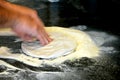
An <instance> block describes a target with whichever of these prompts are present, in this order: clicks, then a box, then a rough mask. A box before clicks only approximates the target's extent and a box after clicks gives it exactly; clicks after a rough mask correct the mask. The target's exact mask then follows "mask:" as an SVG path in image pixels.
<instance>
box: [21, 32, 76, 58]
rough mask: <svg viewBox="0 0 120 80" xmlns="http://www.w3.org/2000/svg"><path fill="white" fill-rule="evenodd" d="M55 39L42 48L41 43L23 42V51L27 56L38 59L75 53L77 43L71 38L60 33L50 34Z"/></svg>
mask: <svg viewBox="0 0 120 80" xmlns="http://www.w3.org/2000/svg"><path fill="white" fill-rule="evenodd" d="M49 34H50V37H51V38H52V39H53V41H52V42H51V43H49V44H48V45H45V46H42V45H41V44H40V43H39V41H34V42H23V43H22V46H21V47H22V50H23V52H24V53H25V54H27V55H29V56H32V57H37V58H46V59H50V58H56V57H60V56H64V55H67V54H69V53H71V52H73V51H74V50H75V48H76V46H77V45H76V42H75V41H73V40H72V39H71V38H70V37H69V36H66V35H64V34H63V33H59V32H50V33H49Z"/></svg>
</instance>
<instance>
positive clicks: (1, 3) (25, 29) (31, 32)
mask: <svg viewBox="0 0 120 80" xmlns="http://www.w3.org/2000/svg"><path fill="white" fill-rule="evenodd" d="M0 27H11V28H12V30H13V31H14V32H15V33H16V34H17V35H18V36H19V37H21V38H22V39H23V40H27V41H28V40H32V38H37V39H38V40H39V41H40V43H41V44H43V45H45V44H48V43H49V42H51V41H52V39H51V38H50V37H49V35H48V34H47V32H46V31H45V29H44V27H45V25H44V24H43V22H42V21H41V19H40V18H39V16H38V15H37V12H36V11H35V10H33V9H30V8H28V7H25V6H20V5H16V4H12V3H9V2H7V1H6V0H0Z"/></svg>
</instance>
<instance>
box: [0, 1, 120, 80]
mask: <svg viewBox="0 0 120 80" xmlns="http://www.w3.org/2000/svg"><path fill="white" fill-rule="evenodd" d="M13 2H14V3H17V4H21V5H25V6H28V7H31V8H33V9H36V10H37V11H38V13H39V16H40V17H41V19H42V20H43V21H44V23H45V25H46V26H53V25H56V26H62V27H70V26H74V28H75V27H76V28H77V29H79V28H78V27H79V26H78V25H86V26H87V29H85V30H84V31H85V32H87V33H89V34H91V36H93V34H96V33H97V34H98V35H99V34H100V36H99V37H102V38H100V39H101V40H105V41H106V42H105V43H104V44H102V45H101V48H102V49H103V50H102V53H101V56H100V57H96V58H87V57H83V58H81V59H77V60H74V61H66V62H64V63H63V64H61V65H57V66H49V65H46V66H44V67H40V68H36V67H31V66H28V65H25V64H23V63H21V62H18V61H14V60H13V61H11V60H4V61H6V62H8V63H10V64H12V65H14V66H16V67H19V68H22V69H25V70H26V71H19V70H9V71H8V72H10V74H4V75H1V74H0V80H120V77H119V75H120V49H119V48H120V45H119V44H120V42H119V41H120V37H119V36H118V34H119V33H118V32H116V30H111V29H110V28H109V29H108V28H107V27H108V26H110V25H102V24H97V23H96V22H97V21H96V20H97V19H96V16H93V17H92V16H90V15H89V14H87V13H86V14H83V13H82V12H81V11H78V10H75V8H73V7H71V6H70V5H68V6H66V5H65V4H61V3H47V2H40V1H39V0H31V1H29V0H24V1H21V0H16V1H15V0H13ZM36 2H37V3H36ZM70 13H71V14H70ZM98 21H99V19H98ZM99 23H101V22H99ZM94 32H95V33H94ZM98 35H97V36H98ZM104 35H107V36H104ZM94 37H95V36H93V38H94ZM114 37H116V38H117V39H116V40H114ZM16 38H17V37H13V36H9V37H8V36H0V46H7V47H9V48H11V49H12V50H13V53H16V52H20V50H21V47H20V45H21V44H20V43H21V42H17V43H14V41H15V39H16ZM98 42H99V41H98ZM99 43H100V42H99ZM6 69H7V68H6V67H5V66H4V65H0V72H3V71H5V70H6ZM27 69H30V70H33V71H36V72H38V73H33V72H29V71H27Z"/></svg>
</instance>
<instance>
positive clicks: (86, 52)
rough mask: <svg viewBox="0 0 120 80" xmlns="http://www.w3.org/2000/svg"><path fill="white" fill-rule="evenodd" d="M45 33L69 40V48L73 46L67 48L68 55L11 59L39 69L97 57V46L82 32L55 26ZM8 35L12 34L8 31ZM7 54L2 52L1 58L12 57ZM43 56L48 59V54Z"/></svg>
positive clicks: (16, 57)
mask: <svg viewBox="0 0 120 80" xmlns="http://www.w3.org/2000/svg"><path fill="white" fill-rule="evenodd" d="M46 31H47V32H48V33H49V34H50V35H56V34H55V33H57V35H58V34H59V35H61V38H62V35H63V36H64V38H63V39H65V40H69V41H70V42H69V43H70V46H74V47H72V48H69V50H68V52H70V53H69V54H68V55H65V56H59V57H57V58H54V59H43V60H40V59H39V58H32V57H31V56H27V55H25V54H19V56H18V54H14V56H13V57H12V59H15V60H16V59H17V60H18V61H21V62H23V63H25V64H28V65H31V66H36V67H39V66H41V65H42V64H48V65H53V64H60V63H62V62H64V61H66V60H74V59H78V58H81V57H89V58H93V57H96V56H99V48H98V46H97V45H96V44H95V43H94V41H93V40H92V39H91V37H90V36H89V35H88V34H86V33H85V32H83V31H80V30H75V29H70V28H62V27H55V26H53V27H46ZM9 33H12V32H11V31H9ZM2 34H3V33H2ZM4 35H7V34H4ZM51 37H52V36H51ZM53 37H54V36H53ZM55 37H56V38H55V40H57V38H58V37H57V36H55ZM61 42H62V40H61ZM23 44H24V42H23ZM23 44H22V45H23ZM51 44H52V43H51ZM57 45H59V44H58V43H57V44H56V46H57ZM68 47H69V46H68ZM22 49H23V48H22ZM54 49H55V48H54ZM8 53H9V55H4V52H3V54H2V56H4V58H9V57H10V56H12V55H13V54H12V53H10V52H8ZM58 53H59V52H58ZM63 53H64V52H63ZM66 53H67V52H66ZM15 55H16V56H15ZM45 55H46V56H47V58H49V57H48V56H49V53H48V54H45ZM50 55H51V54H50ZM20 56H21V57H20ZM46 56H43V57H44V58H46ZM33 63H34V64H33Z"/></svg>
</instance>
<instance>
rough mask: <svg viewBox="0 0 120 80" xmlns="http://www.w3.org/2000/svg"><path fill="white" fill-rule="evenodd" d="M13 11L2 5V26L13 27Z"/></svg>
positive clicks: (0, 22)
mask: <svg viewBox="0 0 120 80" xmlns="http://www.w3.org/2000/svg"><path fill="white" fill-rule="evenodd" d="M12 14H13V13H12V12H10V11H8V10H6V9H5V8H3V7H0V28H4V27H11V22H12V19H13V18H14V16H12Z"/></svg>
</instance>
